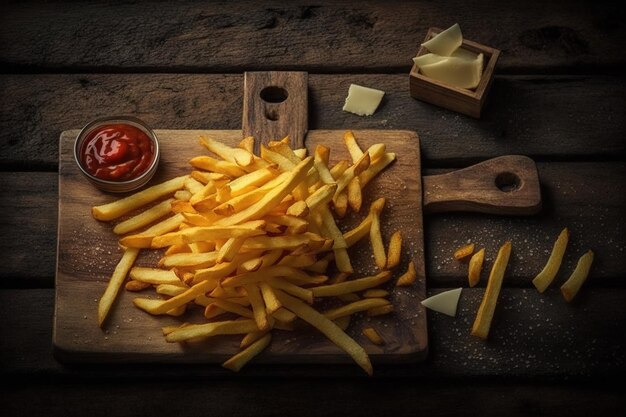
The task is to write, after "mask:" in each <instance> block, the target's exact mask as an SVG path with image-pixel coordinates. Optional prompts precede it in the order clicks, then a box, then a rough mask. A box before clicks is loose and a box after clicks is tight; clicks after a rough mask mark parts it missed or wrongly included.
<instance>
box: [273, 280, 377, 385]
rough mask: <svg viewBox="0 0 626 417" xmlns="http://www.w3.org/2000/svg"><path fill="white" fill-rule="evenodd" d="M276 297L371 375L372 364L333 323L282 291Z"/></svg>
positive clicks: (362, 350) (363, 352) (358, 346)
mask: <svg viewBox="0 0 626 417" xmlns="http://www.w3.org/2000/svg"><path fill="white" fill-rule="evenodd" d="M276 296H277V297H278V299H279V300H280V302H281V303H282V304H283V305H284V306H285V307H286V308H287V309H289V310H290V311H292V312H293V313H295V314H296V315H297V316H298V317H300V318H301V319H302V320H304V321H306V322H307V323H309V324H310V325H311V326H313V327H315V328H316V329H318V330H319V331H320V332H322V334H324V335H325V336H326V337H327V338H329V339H330V340H331V341H332V342H333V343H335V344H336V345H337V346H339V347H340V348H341V349H343V350H344V351H345V352H347V353H348V354H349V355H350V356H351V357H352V358H353V359H354V361H355V362H356V363H357V364H358V365H359V366H360V367H361V368H363V370H364V371H365V372H367V374H368V375H372V374H373V369H372V363H371V362H370V359H369V357H368V356H367V353H366V352H365V350H364V349H363V348H362V347H361V346H360V345H359V344H358V343H356V342H355V341H354V339H352V338H351V337H350V336H348V335H347V334H346V333H344V331H343V330H341V329H340V328H339V327H338V326H337V325H336V324H335V323H333V322H332V321H331V320H329V319H327V318H326V317H325V316H324V315H322V314H320V313H319V312H317V311H316V310H315V309H313V308H312V307H310V306H308V305H306V304H305V303H303V302H302V301H300V300H298V299H297V298H294V297H292V296H290V295H287V294H285V293H284V292H282V291H276Z"/></svg>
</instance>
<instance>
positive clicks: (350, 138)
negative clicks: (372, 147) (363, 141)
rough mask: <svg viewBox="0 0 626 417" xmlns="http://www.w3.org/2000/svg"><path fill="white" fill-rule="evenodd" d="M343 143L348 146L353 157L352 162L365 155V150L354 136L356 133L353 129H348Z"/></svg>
mask: <svg viewBox="0 0 626 417" xmlns="http://www.w3.org/2000/svg"><path fill="white" fill-rule="evenodd" d="M343 143H345V145H346V148H348V153H349V154H350V158H352V162H356V161H358V160H359V158H361V157H362V156H363V151H362V150H361V147H360V146H359V144H358V143H357V142H356V139H355V138H354V134H353V133H352V132H351V131H349V130H348V131H347V132H346V133H344V134H343Z"/></svg>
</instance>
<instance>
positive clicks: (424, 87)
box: [409, 28, 500, 118]
mask: <svg viewBox="0 0 626 417" xmlns="http://www.w3.org/2000/svg"><path fill="white" fill-rule="evenodd" d="M442 31H443V29H439V28H430V29H429V30H428V33H427V34H426V38H425V39H424V42H426V41H428V40H430V39H431V38H432V37H434V36H435V35H437V34H438V33H440V32H442ZM461 48H464V49H467V50H470V51H472V52H476V53H481V52H482V53H483V54H484V62H485V64H484V68H483V74H482V77H481V78H480V83H479V84H478V87H476V88H475V89H472V90H469V89H466V88H459V87H455V86H453V85H450V84H447V83H444V82H441V81H438V80H435V79H432V78H429V77H426V76H424V75H422V74H421V73H419V71H418V68H417V65H415V64H414V65H413V68H411V73H410V77H409V89H410V92H411V97H413V98H416V99H418V100H423V101H426V102H428V103H431V104H435V105H437V106H441V107H445V108H446V109H450V110H454V111H456V112H459V113H463V114H467V115H468V116H472V117H476V118H479V117H480V113H481V111H482V108H483V105H484V104H485V99H486V98H487V93H488V92H489V88H490V87H491V82H492V81H493V74H494V69H495V66H496V62H497V61H498V57H499V56H500V51H499V50H497V49H494V48H490V47H488V46H485V45H481V44H479V43H476V42H472V41H468V40H466V39H463V44H462V45H461ZM427 53H428V50H427V49H426V48H424V47H423V46H422V47H420V49H419V51H418V53H417V56H421V55H424V54H427Z"/></svg>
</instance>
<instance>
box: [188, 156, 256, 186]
mask: <svg viewBox="0 0 626 417" xmlns="http://www.w3.org/2000/svg"><path fill="white" fill-rule="evenodd" d="M189 163H190V164H191V166H192V167H194V168H198V169H205V170H207V171H212V172H217V173H219V174H224V175H228V176H229V177H235V178H237V177H240V176H242V175H245V174H246V171H244V170H243V169H242V168H241V167H240V166H239V165H237V164H235V163H234V162H228V161H220V160H217V159H215V158H211V157H210V156H196V157H195V158H192V159H191V160H190V161H189ZM190 191H191V190H190Z"/></svg>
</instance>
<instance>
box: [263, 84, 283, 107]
mask: <svg viewBox="0 0 626 417" xmlns="http://www.w3.org/2000/svg"><path fill="white" fill-rule="evenodd" d="M259 95H260V96H261V100H263V101H265V102H266V103H282V102H283V101H285V100H287V97H289V93H288V92H287V90H285V89H284V88H282V87H278V86H275V85H271V86H269V87H265V88H264V89H263V90H261V93H260V94H259Z"/></svg>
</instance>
